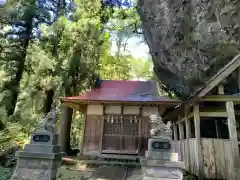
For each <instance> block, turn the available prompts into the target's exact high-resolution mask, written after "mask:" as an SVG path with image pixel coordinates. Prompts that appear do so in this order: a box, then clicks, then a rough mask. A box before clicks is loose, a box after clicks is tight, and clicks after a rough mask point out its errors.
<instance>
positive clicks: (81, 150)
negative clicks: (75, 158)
mask: <svg viewBox="0 0 240 180" xmlns="http://www.w3.org/2000/svg"><path fill="white" fill-rule="evenodd" d="M86 121H87V111H85V112H84V114H83V131H82V139H81V144H80V153H81V154H83V148H84V141H85V138H84V137H85V128H86Z"/></svg>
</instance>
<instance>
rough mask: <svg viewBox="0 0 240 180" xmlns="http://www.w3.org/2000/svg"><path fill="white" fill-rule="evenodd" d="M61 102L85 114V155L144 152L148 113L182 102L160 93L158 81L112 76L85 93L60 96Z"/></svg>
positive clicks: (148, 130) (146, 139)
mask: <svg viewBox="0 0 240 180" xmlns="http://www.w3.org/2000/svg"><path fill="white" fill-rule="evenodd" d="M61 102H62V104H63V105H66V106H68V107H71V108H73V109H75V110H79V111H81V112H82V113H83V114H84V132H83V139H82V146H81V147H82V149H81V151H82V153H83V154H84V155H101V154H121V155H125V154H128V155H137V154H138V153H140V152H141V151H142V152H144V151H145V150H146V149H147V141H148V137H149V132H150V129H149V128H150V126H149V116H150V115H151V114H156V113H159V114H160V115H161V114H163V113H164V112H165V111H166V110H167V109H168V108H172V107H174V106H176V105H177V104H179V103H180V101H178V100H170V99H167V98H165V97H160V96H158V93H157V84H156V81H113V80H104V81H102V82H101V85H100V87H98V88H97V87H96V88H92V89H91V90H90V91H89V92H87V93H85V94H81V95H79V96H75V97H65V98H61ZM65 124H66V123H65ZM64 128H67V127H64ZM61 143H62V144H63V143H65V142H61Z"/></svg>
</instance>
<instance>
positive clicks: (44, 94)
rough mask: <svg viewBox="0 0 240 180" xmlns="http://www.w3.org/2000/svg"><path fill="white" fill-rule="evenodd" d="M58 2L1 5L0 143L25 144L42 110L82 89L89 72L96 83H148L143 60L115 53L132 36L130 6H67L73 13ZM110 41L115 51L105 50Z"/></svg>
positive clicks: (76, 132) (135, 23) (75, 135)
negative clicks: (98, 81) (115, 46)
mask: <svg viewBox="0 0 240 180" xmlns="http://www.w3.org/2000/svg"><path fill="white" fill-rule="evenodd" d="M61 2H62V3H63V4H59V5H57V4H56V3H54V2H53V1H52V0H46V1H44V2H43V1H39V0H21V1H17V0H9V1H7V3H6V4H5V5H4V7H3V8H2V9H1V11H0V19H1V20H0V77H1V81H0V121H1V122H0V125H1V124H4V125H5V127H6V128H5V130H4V131H0V144H1V143H6V142H5V140H11V141H9V142H13V141H14V142H15V143H17V144H20V145H23V144H24V143H26V141H27V140H28V138H29V135H30V133H31V132H32V131H34V130H35V128H36V127H37V126H38V123H39V120H40V119H41V118H42V117H43V115H44V113H46V107H45V106H46V104H47V105H50V106H51V105H52V104H54V103H56V102H58V98H59V97H60V96H73V95H77V94H79V93H81V92H83V91H85V90H88V89H89V88H90V86H91V84H92V82H93V80H94V77H95V76H96V74H100V75H101V77H102V78H103V79H121V80H127V79H133V78H135V79H136V78H137V79H151V78H152V68H151V67H152V65H151V63H150V61H149V60H143V59H135V58H134V57H133V56H131V55H129V54H128V53H126V52H125V53H123V52H122V50H124V49H125V48H126V43H127V40H128V39H129V38H131V37H133V36H136V35H138V34H137V32H138V31H139V27H140V20H139V17H138V16H137V13H136V10H135V9H134V8H130V9H121V8H106V7H102V6H101V3H100V0H93V1H88V0H75V1H74V2H75V6H73V8H72V7H71V4H69V2H71V1H66V2H65V1H61ZM49 4H50V5H49ZM52 8H53V9H54V11H53V10H52ZM113 40H114V41H115V42H117V46H118V51H117V52H116V53H113V52H112V51H111V47H112V41H113ZM20 65H22V67H21V68H22V72H21V73H20V76H19V77H20V79H19V80H16V77H17V75H18V74H19V69H20ZM50 90H52V91H53V92H54V93H53V97H52V99H51V98H49V96H48V95H49V94H48V92H49V91H50ZM14 92H15V93H17V96H16V97H13V94H14ZM14 98H15V99H14ZM14 100H16V102H17V103H16V105H14V103H13V101H14ZM13 105H14V106H15V107H14V109H15V110H14V113H13V114H11V113H10V114H9V113H8V108H9V107H10V106H13ZM75 115H76V116H75V117H74V120H73V123H72V132H71V133H72V134H71V136H72V141H71V144H72V146H73V147H78V145H79V144H80V139H81V135H82V122H83V121H82V120H83V116H82V114H79V113H75ZM0 127H1V126H0ZM1 137H3V138H1ZM3 149H4V148H3Z"/></svg>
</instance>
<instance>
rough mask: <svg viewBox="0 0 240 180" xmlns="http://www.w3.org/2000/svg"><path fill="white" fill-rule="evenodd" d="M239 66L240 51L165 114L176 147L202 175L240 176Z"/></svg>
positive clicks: (231, 178)
mask: <svg viewBox="0 0 240 180" xmlns="http://www.w3.org/2000/svg"><path fill="white" fill-rule="evenodd" d="M239 66H240V55H238V56H236V57H235V58H234V59H233V60H232V61H231V62H229V63H228V64H227V65H226V66H225V67H224V68H222V69H221V70H220V71H219V72H218V73H217V74H216V75H215V76H214V77H212V78H211V79H210V80H209V81H208V82H207V83H206V84H205V85H204V86H203V87H202V88H200V89H199V90H198V91H197V92H195V93H194V94H193V95H192V96H191V97H190V98H189V99H188V100H187V101H185V102H182V103H181V104H180V105H179V106H177V107H176V108H175V110H174V111H171V112H170V113H168V114H166V115H165V117H164V119H165V120H166V121H169V120H170V121H172V122H173V132H174V138H173V139H174V140H173V148H174V149H175V151H176V152H178V153H179V156H180V157H179V158H180V160H183V161H184V162H185V167H186V170H187V171H189V172H191V173H193V174H196V175H198V176H199V179H203V178H212V179H229V180H235V179H239V174H238V173H237V172H238V169H239V167H240V166H239V164H240V159H239V138H238V136H239V131H238V129H239V126H238V124H239V123H238V120H240V119H239V118H240V116H239V115H240V114H239V109H240V107H239V105H240V94H238V93H239V92H240V70H239ZM236 79H237V82H236ZM226 80H227V81H226Z"/></svg>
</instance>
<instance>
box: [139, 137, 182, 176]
mask: <svg viewBox="0 0 240 180" xmlns="http://www.w3.org/2000/svg"><path fill="white" fill-rule="evenodd" d="M141 165H142V173H143V180H182V179H183V172H182V169H183V168H184V163H183V162H180V161H178V153H174V152H172V148H171V142H170V140H169V139H165V138H154V139H149V141H148V151H146V152H145V157H144V158H142V159H141Z"/></svg>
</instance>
